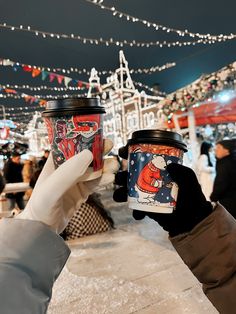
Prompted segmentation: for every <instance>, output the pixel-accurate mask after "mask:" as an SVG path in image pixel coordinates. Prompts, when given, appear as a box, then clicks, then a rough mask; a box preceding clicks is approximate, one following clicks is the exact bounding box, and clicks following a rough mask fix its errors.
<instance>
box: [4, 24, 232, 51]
mask: <svg viewBox="0 0 236 314" xmlns="http://www.w3.org/2000/svg"><path fill="white" fill-rule="evenodd" d="M0 28H3V29H8V30H11V31H21V32H28V33H32V34H34V35H35V36H37V37H38V36H40V37H41V38H44V39H46V38H48V39H70V40H78V41H80V42H82V43H83V44H91V45H101V44H103V45H106V46H119V47H125V46H129V47H139V48H140V47H141V48H150V47H159V48H163V47H167V48H170V47H176V46H177V47H184V46H195V45H199V44H203V45H207V44H209V45H211V44H215V43H218V42H225V41H227V40H232V39H235V38H236V35H235V34H231V35H225V36H224V35H222V36H220V35H219V36H215V37H210V38H208V37H203V38H200V39H197V40H194V41H178V40H177V41H166V40H164V41H159V40H158V41H150V42H139V41H136V40H132V41H129V40H117V39H114V38H112V37H111V38H109V39H103V38H102V37H100V38H89V37H83V36H81V35H75V34H62V33H60V34H59V33H52V32H48V31H41V30H37V29H33V28H32V27H31V26H27V27H24V26H23V25H20V26H14V25H9V24H6V23H0Z"/></svg>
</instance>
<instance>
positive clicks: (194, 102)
mask: <svg viewBox="0 0 236 314" xmlns="http://www.w3.org/2000/svg"><path fill="white" fill-rule="evenodd" d="M235 87H236V61H235V62H233V63H231V64H229V65H228V66H226V67H223V68H222V69H220V70H219V71H216V72H214V73H211V74H208V75H204V76H202V77H200V78H199V79H198V80H196V81H195V82H193V83H192V84H190V85H188V86H186V87H184V88H182V89H179V90H177V91H175V92H174V93H171V94H169V95H168V96H167V97H166V98H165V99H163V100H161V101H160V102H159V103H158V105H159V106H161V107H162V109H163V112H164V113H165V114H166V115H167V116H168V118H169V119H170V118H171V115H172V113H173V112H175V111H178V110H181V111H186V110H187V109H188V108H189V107H197V106H199V103H200V102H203V101H205V100H207V99H208V100H211V99H212V98H213V99H214V98H216V97H218V94H219V93H220V92H221V91H222V90H235Z"/></svg>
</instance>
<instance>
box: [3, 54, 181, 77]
mask: <svg viewBox="0 0 236 314" xmlns="http://www.w3.org/2000/svg"><path fill="white" fill-rule="evenodd" d="M0 65H2V66H12V67H14V66H15V65H17V66H18V65H20V66H22V67H31V68H32V69H39V70H41V71H50V72H55V73H57V72H62V73H67V74H70V73H71V72H76V73H78V74H87V75H90V74H91V70H90V71H89V70H87V69H82V70H81V69H77V68H73V67H71V68H70V69H65V68H49V67H45V66H36V65H29V64H23V63H20V62H18V61H17V62H16V61H11V60H10V59H1V58H0ZM174 66H176V63H175V62H168V63H166V64H164V65H161V66H159V65H157V66H152V67H150V68H137V69H134V68H131V69H130V73H132V74H142V73H144V74H152V73H155V72H161V71H164V70H166V69H169V68H172V67H174ZM113 73H114V71H112V70H109V71H107V70H104V71H97V74H98V75H105V74H113Z"/></svg>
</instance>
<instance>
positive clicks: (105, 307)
mask: <svg viewBox="0 0 236 314" xmlns="http://www.w3.org/2000/svg"><path fill="white" fill-rule="evenodd" d="M110 195H111V191H105V192H104V194H103V201H104V204H105V205H106V207H107V208H108V209H109V211H110V212H111V215H112V217H113V219H114V221H115V224H116V229H115V230H113V231H111V232H107V233H103V234H99V235H95V236H89V237H85V238H81V239H78V240H73V241H70V242H69V245H70V247H71V249H72V254H71V256H70V259H69V261H68V262H67V264H66V267H65V268H64V270H63V271H62V273H61V275H60V277H59V279H58V280H57V282H56V284H55V286H54V289H53V298H52V301H51V304H50V306H49V310H48V313H49V314H78V313H81V314H82V313H83V314H102V313H104V314H105V313H120V314H121V313H122V314H126V313H127V314H128V313H138V314H156V313H160V314H166V313H171V314H183V313H187V314H188V313H189V314H190V313H191V314H205V313H207V314H215V313H218V312H217V311H216V310H215V309H214V308H213V306H212V305H211V303H210V302H209V301H208V300H207V298H206V297H205V296H204V294H203V292H202V290H201V287H200V284H199V283H198V282H197V280H196V279H195V278H194V276H193V275H192V274H191V273H190V271H189V270H188V269H187V268H186V266H185V265H184V264H183V262H182V261H181V259H180V258H179V256H178V255H177V254H176V252H175V251H174V249H173V248H172V246H171V244H170V242H169V241H168V238H167V235H166V233H165V232H163V231H162V229H161V228H160V227H158V225H157V224H156V223H155V222H153V221H151V220H150V219H145V220H144V221H141V222H135V221H134V220H133V219H132V217H131V213H130V211H129V210H128V209H127V207H126V206H124V205H117V204H114V203H113V202H112V200H111V197H110Z"/></svg>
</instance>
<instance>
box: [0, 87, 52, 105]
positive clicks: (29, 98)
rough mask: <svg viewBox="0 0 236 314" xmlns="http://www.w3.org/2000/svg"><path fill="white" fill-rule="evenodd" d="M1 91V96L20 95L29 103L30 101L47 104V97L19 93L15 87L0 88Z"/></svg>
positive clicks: (31, 102)
mask: <svg viewBox="0 0 236 314" xmlns="http://www.w3.org/2000/svg"><path fill="white" fill-rule="evenodd" d="M0 93H1V94H0V97H2V98H5V97H4V96H6V95H8V96H9V95H13V96H19V97H20V98H23V99H24V100H25V102H27V103H30V104H33V103H37V104H39V106H45V105H46V102H47V101H46V100H45V99H41V98H37V97H35V96H31V95H28V94H25V93H19V92H17V91H16V90H15V89H11V88H0ZM5 94H6V95H5Z"/></svg>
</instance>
